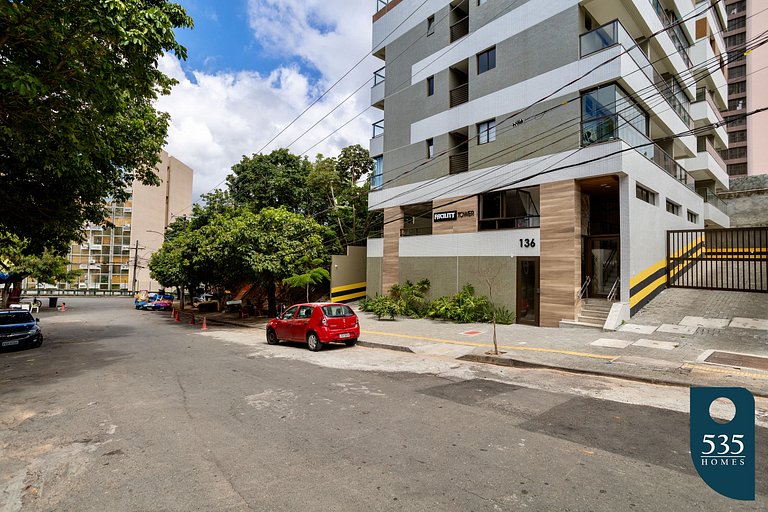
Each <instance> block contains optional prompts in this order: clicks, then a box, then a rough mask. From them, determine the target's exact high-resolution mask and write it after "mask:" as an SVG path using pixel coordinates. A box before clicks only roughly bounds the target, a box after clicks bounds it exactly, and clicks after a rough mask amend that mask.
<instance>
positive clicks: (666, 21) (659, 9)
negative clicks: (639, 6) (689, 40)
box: [650, 0, 693, 69]
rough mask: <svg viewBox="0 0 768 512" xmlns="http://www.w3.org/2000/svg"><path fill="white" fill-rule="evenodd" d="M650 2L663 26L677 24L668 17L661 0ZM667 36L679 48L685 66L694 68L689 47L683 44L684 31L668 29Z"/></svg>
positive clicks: (677, 28) (675, 27) (673, 28)
mask: <svg viewBox="0 0 768 512" xmlns="http://www.w3.org/2000/svg"><path fill="white" fill-rule="evenodd" d="M650 2H651V6H652V7H653V10H654V11H656V15H657V16H658V17H659V20H660V21H661V24H662V25H664V26H665V27H669V26H670V25H674V24H675V23H677V20H674V19H672V18H670V17H669V16H668V15H667V12H666V11H665V10H664V7H663V6H662V5H661V3H660V2H659V0H650ZM667 34H669V37H670V38H671V39H672V44H674V45H675V48H677V53H679V54H680V56H681V57H682V58H683V61H684V62H685V65H686V66H688V69H691V68H692V67H693V62H692V61H691V57H690V55H688V45H685V44H683V41H684V40H685V36H684V35H683V31H682V29H681V28H680V27H679V26H678V25H676V26H674V27H671V28H670V29H668V30H667Z"/></svg>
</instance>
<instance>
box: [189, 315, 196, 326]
mask: <svg viewBox="0 0 768 512" xmlns="http://www.w3.org/2000/svg"><path fill="white" fill-rule="evenodd" d="M189 325H195V314H194V313H192V316H191V317H190V318H189Z"/></svg>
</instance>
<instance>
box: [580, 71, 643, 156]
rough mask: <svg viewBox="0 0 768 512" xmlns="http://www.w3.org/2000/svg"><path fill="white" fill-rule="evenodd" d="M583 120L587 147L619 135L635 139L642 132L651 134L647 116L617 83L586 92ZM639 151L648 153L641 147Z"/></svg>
mask: <svg viewBox="0 0 768 512" xmlns="http://www.w3.org/2000/svg"><path fill="white" fill-rule="evenodd" d="M581 119H582V145H584V146H587V145H589V144H594V143H596V142H607V141H611V140H615V139H617V138H618V139H621V138H626V139H627V140H630V141H634V140H637V139H638V138H639V137H640V135H643V136H646V137H647V136H648V115H647V114H646V113H645V111H643V110H642V109H641V108H640V106H639V105H638V104H637V103H635V102H634V100H632V98H630V97H629V96H628V95H627V94H626V93H625V92H624V91H623V90H622V89H621V87H619V86H618V85H616V84H608V85H605V86H603V87H599V88H597V89H593V90H591V91H589V92H585V93H583V94H582V96H581ZM638 132H639V134H638ZM639 151H640V152H641V153H643V154H645V153H644V150H643V149H642V148H641V149H640V150H639ZM646 156H647V155H646Z"/></svg>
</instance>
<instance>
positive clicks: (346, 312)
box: [323, 305, 355, 318]
mask: <svg viewBox="0 0 768 512" xmlns="http://www.w3.org/2000/svg"><path fill="white" fill-rule="evenodd" d="M323 313H325V316H327V317H329V318H340V317H345V316H355V312H354V311H352V308H350V307H349V306H344V305H336V306H323Z"/></svg>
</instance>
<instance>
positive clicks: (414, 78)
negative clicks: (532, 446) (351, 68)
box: [367, 0, 729, 326]
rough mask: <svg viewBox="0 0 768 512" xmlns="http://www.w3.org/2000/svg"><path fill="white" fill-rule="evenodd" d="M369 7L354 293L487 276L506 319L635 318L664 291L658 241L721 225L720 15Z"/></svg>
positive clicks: (627, 1) (666, 5)
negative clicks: (374, 235)
mask: <svg viewBox="0 0 768 512" xmlns="http://www.w3.org/2000/svg"><path fill="white" fill-rule="evenodd" d="M378 6H379V10H378V12H377V13H376V14H375V15H374V17H373V55H375V56H376V57H378V58H380V59H381V60H382V62H383V66H384V67H383V68H382V69H381V70H379V71H378V72H377V73H376V79H375V84H374V86H373V88H372V90H371V95H372V97H371V104H372V105H374V106H376V107H378V108H379V109H381V110H382V120H381V121H379V122H377V123H375V124H374V130H373V132H374V133H373V138H372V139H371V143H370V148H371V156H372V157H374V159H375V162H376V167H375V169H376V171H375V174H374V179H373V183H372V185H373V190H372V192H371V193H370V196H369V207H370V208H372V209H378V210H382V211H383V212H384V229H383V237H382V238H378V239H371V240H369V243H368V258H367V262H368V263H367V281H368V283H367V286H368V295H369V296H373V295H375V294H377V293H379V294H382V293H386V291H387V290H388V289H389V287H390V286H392V285H393V284H395V283H398V282H404V281H405V280H412V281H417V280H419V279H422V278H428V279H430V281H431V283H432V291H431V294H432V295H433V296H441V295H448V294H453V293H456V291H458V290H459V289H460V288H461V287H462V286H463V285H464V284H465V283H472V284H473V285H474V286H475V288H476V290H477V292H478V293H482V294H486V295H487V294H488V289H487V288H488V287H487V285H486V281H487V280H488V279H491V280H492V282H493V283H494V290H493V295H494V299H495V301H496V302H499V303H502V304H504V305H505V306H507V307H508V308H509V309H511V310H514V311H516V313H517V319H518V320H517V321H518V322H520V323H529V324H533V325H542V326H557V325H558V324H560V322H561V321H562V320H570V321H575V320H576V319H577V318H579V315H580V313H581V310H582V307H583V305H584V300H583V299H584V298H585V297H590V298H596V297H597V298H604V299H611V301H619V302H623V303H626V305H627V307H628V308H629V309H630V310H631V312H632V314H634V313H635V312H636V311H637V310H638V309H639V308H641V307H642V306H643V305H645V304H646V303H647V302H648V301H650V300H651V299H652V298H653V297H655V296H656V295H657V294H658V293H659V292H660V291H661V290H663V289H664V287H665V284H666V275H667V274H666V270H667V269H666V259H665V258H666V232H667V230H677V229H681V230H682V229H693V228H704V227H705V226H706V227H728V226H729V219H728V216H727V215H726V213H725V206H724V205H723V203H722V202H721V201H720V200H719V199H718V198H717V197H716V196H715V191H716V190H727V189H728V186H729V185H728V175H727V173H726V169H725V164H724V162H723V160H722V158H721V157H720V155H719V151H720V150H723V149H726V148H727V133H726V129H725V127H724V126H717V125H716V123H718V122H722V117H721V115H720V113H719V110H720V109H722V108H725V107H726V106H727V104H728V98H727V82H726V78H725V75H724V66H725V61H724V58H723V56H722V55H721V54H722V52H723V51H724V49H725V45H724V43H723V37H722V33H723V30H724V27H725V25H724V21H725V19H726V14H725V11H724V6H723V4H722V2H720V3H716V2H712V1H711V0H705V1H702V2H699V3H697V4H696V5H694V4H693V3H692V2H691V1H682V0H582V1H579V0H453V1H452V0H427V1H426V2H424V1H423V0H392V1H389V2H385V1H384V0H380V1H379V2H378ZM689 249H690V250H695V247H691V248H689Z"/></svg>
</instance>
